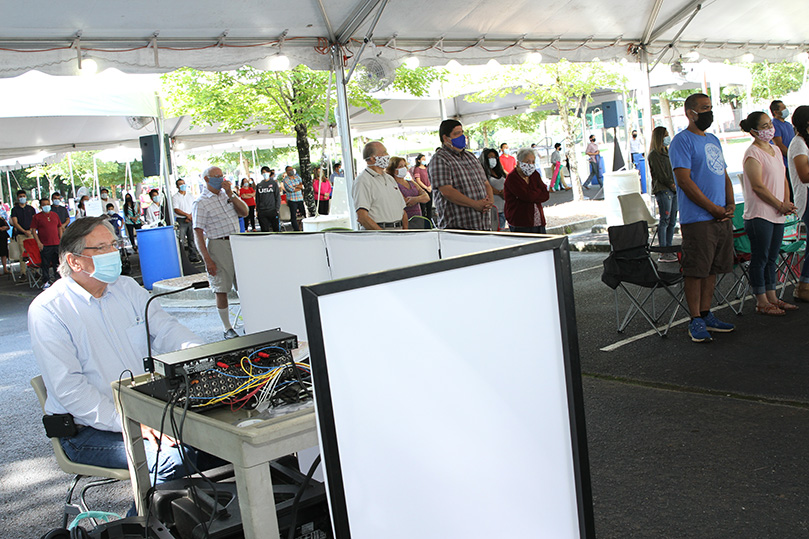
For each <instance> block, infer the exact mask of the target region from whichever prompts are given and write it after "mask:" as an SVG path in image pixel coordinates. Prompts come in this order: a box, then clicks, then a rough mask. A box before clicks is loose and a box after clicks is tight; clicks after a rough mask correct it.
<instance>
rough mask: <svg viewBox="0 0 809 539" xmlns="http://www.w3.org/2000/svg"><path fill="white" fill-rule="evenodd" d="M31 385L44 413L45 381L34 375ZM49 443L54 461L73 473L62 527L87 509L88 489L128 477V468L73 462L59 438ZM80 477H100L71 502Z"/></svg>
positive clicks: (46, 391) (64, 470)
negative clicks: (77, 499) (70, 518)
mask: <svg viewBox="0 0 809 539" xmlns="http://www.w3.org/2000/svg"><path fill="white" fill-rule="evenodd" d="M31 387H33V388H34V393H36V395H37V398H38V399H39V405H40V406H41V407H42V413H45V401H46V400H47V398H48V390H47V389H46V388H45V382H43V381H42V376H35V377H34V378H31ZM51 445H52V446H53V454H54V455H55V456H56V462H57V464H59V467H60V468H61V469H62V471H63V472H65V473H66V474H70V475H74V477H73V480H72V481H71V483H70V487H68V489H67V498H66V499H65V508H64V515H63V518H62V527H66V526H67V521H68V518H69V517H70V516H71V515H72V516H73V517H75V516H76V515H78V514H80V513H86V512H88V511H89V508H88V507H87V502H86V501H85V499H84V498H85V495H86V494H87V491H88V490H89V489H91V488H95V487H100V486H102V485H108V484H110V483H115V482H117V481H121V480H125V479H129V470H128V469H118V468H102V467H100V466H92V465H89V464H78V463H76V462H73V461H72V460H70V459H69V458H68V456H67V455H66V454H65V450H64V449H62V445H61V444H60V443H59V438H51ZM82 477H99V478H102V479H95V480H92V481H90V482H89V483H87V484H86V485H84V488H82V489H81V492H80V493H79V503H78V504H76V503H73V492H74V491H75V490H76V485H77V484H78V483H79V480H80V479H81V478H82Z"/></svg>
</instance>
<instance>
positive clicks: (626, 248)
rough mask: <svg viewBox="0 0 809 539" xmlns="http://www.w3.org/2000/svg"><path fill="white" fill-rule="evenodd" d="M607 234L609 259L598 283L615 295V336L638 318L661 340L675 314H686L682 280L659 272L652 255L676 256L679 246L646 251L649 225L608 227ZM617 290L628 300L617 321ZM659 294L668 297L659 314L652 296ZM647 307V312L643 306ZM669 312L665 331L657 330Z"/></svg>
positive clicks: (639, 222) (677, 275)
mask: <svg viewBox="0 0 809 539" xmlns="http://www.w3.org/2000/svg"><path fill="white" fill-rule="evenodd" d="M607 232H608V233H609V237H610V255H609V256H608V257H607V259H606V260H604V273H602V274H601V280H602V281H603V282H604V284H606V285H607V286H609V287H610V288H612V289H613V290H614V291H615V318H616V321H617V322H618V332H619V333H621V332H623V331H624V330H625V329H626V327H627V326H628V325H629V323H630V322H632V320H633V319H634V318H635V316H636V315H637V314H638V313H640V315H641V316H642V317H643V318H644V319H646V321H647V322H648V323H649V325H651V326H652V328H653V329H654V330H655V331H656V332H657V334H658V335H660V336H661V337H665V336H666V334H667V333H668V331H669V329H670V328H671V324H672V323H673V322H674V317H675V316H676V315H677V310H678V309H679V308H681V307H682V309H683V310H684V311H685V312H686V313H688V307H687V306H686V305H685V303H684V302H683V299H684V296H685V292H684V289H683V286H682V285H683V276H682V275H681V274H680V273H669V272H663V271H659V270H658V269H657V264H656V262H655V261H654V259H653V258H652V253H653V252H654V253H676V252H678V251H679V250H680V246H679V245H674V246H670V247H654V248H652V247H650V245H649V225H648V223H647V222H646V221H638V222H636V223H632V224H629V225H623V226H612V227H610V228H609V229H608V230H607ZM618 290H622V291H623V292H624V294H626V297H627V298H628V299H629V302H630V305H629V309H628V310H627V312H626V315H624V318H623V321H621V314H620V310H619V300H618V295H619V294H618ZM658 290H663V291H664V292H665V293H666V295H667V296H668V302H667V303H666V306H665V307H664V308H663V309H661V310H660V311H659V312H658V311H657V309H656V306H655V292H656V291H658ZM648 303H651V309H648V308H647V304H648ZM669 310H671V315H670V316H669V319H668V323H667V324H666V326H665V327H658V324H659V322H660V320H661V319H662V318H663V316H664V315H665V313H666V312H668V311H669Z"/></svg>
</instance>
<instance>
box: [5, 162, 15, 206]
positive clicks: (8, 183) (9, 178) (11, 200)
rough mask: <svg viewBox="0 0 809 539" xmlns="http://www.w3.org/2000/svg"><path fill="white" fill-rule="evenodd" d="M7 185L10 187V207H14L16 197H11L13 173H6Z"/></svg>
mask: <svg viewBox="0 0 809 539" xmlns="http://www.w3.org/2000/svg"><path fill="white" fill-rule="evenodd" d="M6 185H8V205H9V206H11V207H13V206H14V197H13V196H11V173H10V172H9V171H8V170H7V171H6Z"/></svg>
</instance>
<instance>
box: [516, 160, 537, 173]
mask: <svg viewBox="0 0 809 539" xmlns="http://www.w3.org/2000/svg"><path fill="white" fill-rule="evenodd" d="M536 169H537V167H536V166H534V164H533V163H520V170H522V173H523V174H525V175H526V176H530V175H531V174H533V173H534V171H536Z"/></svg>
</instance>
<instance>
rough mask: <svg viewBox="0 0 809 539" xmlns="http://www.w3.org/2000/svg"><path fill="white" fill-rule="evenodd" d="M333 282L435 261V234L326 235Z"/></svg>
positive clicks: (369, 233) (375, 233)
mask: <svg viewBox="0 0 809 539" xmlns="http://www.w3.org/2000/svg"><path fill="white" fill-rule="evenodd" d="M326 248H327V249H328V252H329V266H330V267H331V275H332V279H342V278H344V277H354V276H356V275H362V274H364V273H373V272H377V271H384V270H389V269H393V268H403V267H405V266H413V265H415V264H424V263H426V262H434V261H436V260H438V232H434V231H424V232H399V231H396V232H363V233H359V234H355V233H345V234H343V233H333V234H326Z"/></svg>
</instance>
